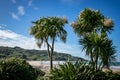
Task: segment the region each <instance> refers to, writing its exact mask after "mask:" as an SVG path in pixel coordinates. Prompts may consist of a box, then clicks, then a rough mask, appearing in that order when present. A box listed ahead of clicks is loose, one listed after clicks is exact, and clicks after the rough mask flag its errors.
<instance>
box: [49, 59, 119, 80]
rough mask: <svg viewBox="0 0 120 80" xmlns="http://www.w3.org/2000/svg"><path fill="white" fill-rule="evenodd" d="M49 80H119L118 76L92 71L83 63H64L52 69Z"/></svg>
mask: <svg viewBox="0 0 120 80" xmlns="http://www.w3.org/2000/svg"><path fill="white" fill-rule="evenodd" d="M49 78H50V80H120V74H117V73H112V72H103V71H102V70H94V69H93V68H92V65H90V64H89V65H88V64H86V63H85V62H79V61H77V62H75V63H72V62H66V63H64V64H60V65H59V66H58V67H57V68H53V69H52V71H51V74H50V75H49Z"/></svg>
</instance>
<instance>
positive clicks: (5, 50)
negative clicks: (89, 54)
mask: <svg viewBox="0 0 120 80" xmlns="http://www.w3.org/2000/svg"><path fill="white" fill-rule="evenodd" d="M10 57H17V58H23V59H25V60H30V61H31V60H33V61H35V60H37V61H48V60H49V58H48V54H47V51H46V50H34V49H33V50H30V49H29V50H28V49H23V48H20V47H13V48H12V47H3V46H0V59H3V58H10ZM53 60H54V61H68V60H70V61H76V60H84V59H83V58H80V57H75V56H72V55H70V54H66V53H60V52H54V54H53Z"/></svg>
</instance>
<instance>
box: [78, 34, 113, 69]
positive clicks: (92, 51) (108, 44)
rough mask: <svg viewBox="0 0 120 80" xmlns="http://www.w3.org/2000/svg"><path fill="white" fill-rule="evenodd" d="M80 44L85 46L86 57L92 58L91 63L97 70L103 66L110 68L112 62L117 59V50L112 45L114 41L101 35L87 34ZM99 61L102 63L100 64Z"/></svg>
mask: <svg viewBox="0 0 120 80" xmlns="http://www.w3.org/2000/svg"><path fill="white" fill-rule="evenodd" d="M79 43H80V44H81V45H82V46H83V50H85V52H86V55H87V56H90V59H91V60H90V61H91V62H92V63H94V66H95V68H96V69H99V68H102V67H103V66H106V67H108V66H109V64H110V62H111V61H112V60H114V58H115V57H114V54H115V48H114V46H113V45H112V41H111V40H109V39H108V38H107V37H103V36H102V35H101V34H96V33H91V34H87V35H86V36H85V37H84V38H82V39H80V41H79ZM98 60H99V62H101V63H99V64H98ZM100 64H101V65H100ZM98 65H99V67H98Z"/></svg>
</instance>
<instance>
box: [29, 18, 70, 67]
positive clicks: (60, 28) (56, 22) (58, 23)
mask: <svg viewBox="0 0 120 80" xmlns="http://www.w3.org/2000/svg"><path fill="white" fill-rule="evenodd" d="M66 23H68V22H67V19H66V18H65V17H63V18H59V17H47V18H44V17H43V18H40V19H39V20H37V21H35V22H33V24H34V25H33V26H32V27H31V28H30V34H31V35H33V36H34V37H35V38H36V42H37V45H38V46H39V47H41V46H42V44H43V43H45V44H46V45H47V51H48V57H49V59H50V69H52V67H53V64H52V55H53V52H54V43H55V40H56V39H57V38H59V39H60V40H61V41H63V42H66V36H67V32H66V31H65V29H64V25H65V24H66ZM50 40H51V42H50Z"/></svg>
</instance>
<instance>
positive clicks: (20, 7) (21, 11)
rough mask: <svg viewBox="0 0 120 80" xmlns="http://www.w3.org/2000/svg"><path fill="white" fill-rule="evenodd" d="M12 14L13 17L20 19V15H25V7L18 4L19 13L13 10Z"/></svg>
mask: <svg viewBox="0 0 120 80" xmlns="http://www.w3.org/2000/svg"><path fill="white" fill-rule="evenodd" d="M11 15H12V18H13V19H16V20H20V19H19V17H20V16H23V15H25V10H24V7H23V6H18V12H17V13H14V12H12V13H11Z"/></svg>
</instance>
